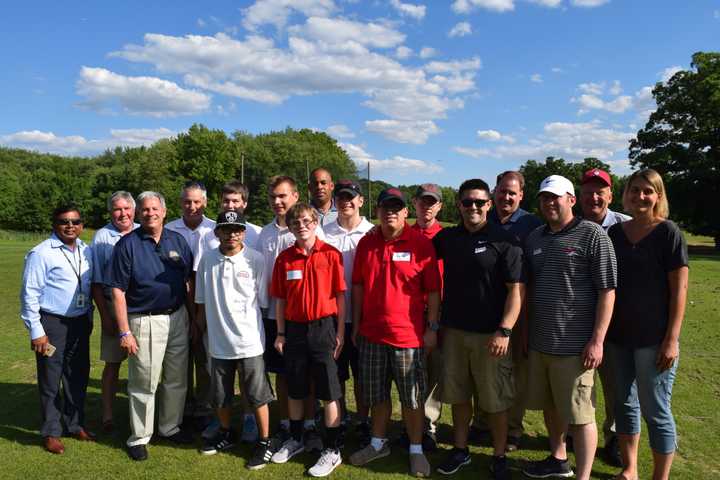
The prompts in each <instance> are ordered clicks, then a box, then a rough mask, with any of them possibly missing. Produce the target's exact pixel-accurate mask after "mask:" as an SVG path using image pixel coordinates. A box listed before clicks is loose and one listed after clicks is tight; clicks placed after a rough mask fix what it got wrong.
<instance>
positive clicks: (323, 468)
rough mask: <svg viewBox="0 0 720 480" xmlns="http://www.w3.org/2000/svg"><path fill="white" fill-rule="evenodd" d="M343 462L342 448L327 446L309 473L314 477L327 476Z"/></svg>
mask: <svg viewBox="0 0 720 480" xmlns="http://www.w3.org/2000/svg"><path fill="white" fill-rule="evenodd" d="M341 463H342V456H341V455H340V450H337V449H334V448H326V449H325V450H323V451H322V453H321V454H320V458H319V459H318V461H317V462H316V463H315V465H313V466H312V467H310V470H308V473H309V474H310V475H312V476H313V477H327V476H328V475H330V474H331V473H332V471H333V470H335V469H336V468H337V467H339V466H340V464H341Z"/></svg>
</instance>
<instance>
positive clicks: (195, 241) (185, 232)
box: [165, 215, 215, 271]
mask: <svg viewBox="0 0 720 480" xmlns="http://www.w3.org/2000/svg"><path fill="white" fill-rule="evenodd" d="M165 228H167V229H168V230H172V231H173V232H177V233H179V234H180V235H182V236H183V238H184V239H185V241H186V242H187V244H188V245H189V246H190V251H191V252H192V254H193V271H196V270H197V267H198V263H200V257H202V255H203V253H204V252H205V250H203V248H204V247H205V245H204V243H203V242H201V241H200V240H201V239H202V237H203V236H205V235H207V233H208V232H210V233H212V231H213V230H215V222H214V221H213V220H210V219H209V218H207V217H206V216H205V215H203V219H202V222H200V225H198V226H197V227H196V228H195V230H192V229H190V227H188V226H187V225H185V221H184V220H183V219H182V217H180V218H178V219H176V220H173V221H172V222H168V223H167V224H166V225H165Z"/></svg>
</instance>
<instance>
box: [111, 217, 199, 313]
mask: <svg viewBox="0 0 720 480" xmlns="http://www.w3.org/2000/svg"><path fill="white" fill-rule="evenodd" d="M192 266H193V255H192V252H191V251H190V247H189V246H188V244H187V242H186V241H185V239H184V238H183V237H182V235H180V234H179V233H177V232H173V231H172V230H168V229H167V228H163V231H162V234H161V236H160V242H159V243H155V240H154V239H153V238H152V236H150V235H148V234H146V233H145V231H144V230H143V229H142V227H141V228H137V229H135V230H134V231H133V232H131V233H128V234H127V235H125V236H123V238H121V239H120V241H119V242H118V243H117V245H115V249H114V250H113V257H112V262H111V268H112V271H111V272H110V281H109V286H110V287H115V288H119V289H120V290H123V291H124V292H125V299H126V301H127V307H128V313H140V312H149V311H154V310H168V309H174V308H177V307H179V306H180V305H181V304H183V303H184V302H185V299H186V297H187V289H186V282H187V280H188V279H189V278H190V276H191V275H192Z"/></svg>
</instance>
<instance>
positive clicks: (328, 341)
mask: <svg viewBox="0 0 720 480" xmlns="http://www.w3.org/2000/svg"><path fill="white" fill-rule="evenodd" d="M286 221H287V224H288V226H289V228H290V231H291V232H292V234H293V235H294V236H295V238H296V241H295V244H294V245H293V246H291V247H289V248H288V249H286V250H284V251H283V252H282V253H281V254H280V255H279V256H278V258H277V260H276V262H275V267H274V269H273V275H272V283H271V286H270V293H271V295H272V296H273V297H274V298H275V299H276V302H277V303H276V310H275V314H276V317H275V318H276V320H277V336H276V338H275V348H276V349H277V351H278V352H279V353H280V354H281V355H283V359H284V363H285V373H286V378H287V384H288V385H287V386H288V410H289V414H290V438H289V439H288V440H286V441H285V443H283V445H282V447H280V450H278V451H277V452H276V453H275V454H274V455H273V456H272V461H273V462H274V463H285V462H287V461H288V460H289V459H290V458H292V457H293V456H294V455H296V454H298V453H300V452H303V451H304V450H305V446H304V445H303V441H302V434H303V413H304V412H303V402H304V400H305V399H306V398H308V397H309V396H310V385H311V384H312V383H314V385H315V396H316V398H318V399H320V400H322V401H323V403H324V404H325V409H324V411H325V449H324V450H323V451H322V452H321V454H320V459H319V460H318V461H317V463H316V464H315V465H314V466H313V467H311V468H310V469H309V470H308V473H309V474H310V475H312V476H314V477H325V476H327V475H329V474H330V473H331V472H332V471H333V470H334V469H335V468H337V467H338V466H339V465H340V464H341V463H342V458H341V456H340V450H339V448H338V443H337V440H338V434H339V431H340V402H338V400H339V399H340V397H341V396H342V392H341V390H340V381H339V379H338V374H337V365H336V364H335V360H336V359H337V357H338V355H339V354H340V350H341V349H342V345H343V339H344V335H345V322H344V321H342V320H341V321H339V322H337V331H336V329H335V322H336V320H337V319H344V318H345V290H346V288H345V277H344V272H343V263H342V254H341V253H340V252H339V251H338V250H337V249H336V248H335V247H333V246H331V245H328V244H327V243H325V242H324V241H322V240H320V239H319V238H317V236H316V234H315V228H316V227H317V223H318V217H317V213H316V212H315V210H314V209H313V208H312V207H311V206H310V205H308V204H306V203H298V204H296V205H295V206H293V207H292V208H291V209H290V210H289V211H288V212H287V216H286Z"/></svg>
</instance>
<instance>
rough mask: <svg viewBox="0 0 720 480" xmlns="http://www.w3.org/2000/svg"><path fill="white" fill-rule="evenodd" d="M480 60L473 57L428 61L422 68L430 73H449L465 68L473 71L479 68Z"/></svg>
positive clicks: (461, 70)
mask: <svg viewBox="0 0 720 480" xmlns="http://www.w3.org/2000/svg"><path fill="white" fill-rule="evenodd" d="M481 66H482V62H481V61H480V59H479V58H478V57H473V58H470V59H468V60H455V61H450V62H439V61H435V62H430V63H428V64H427V65H425V67H424V69H425V71H426V72H430V73H450V72H463V71H467V70H471V71H475V70H478V69H480V67H481Z"/></svg>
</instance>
